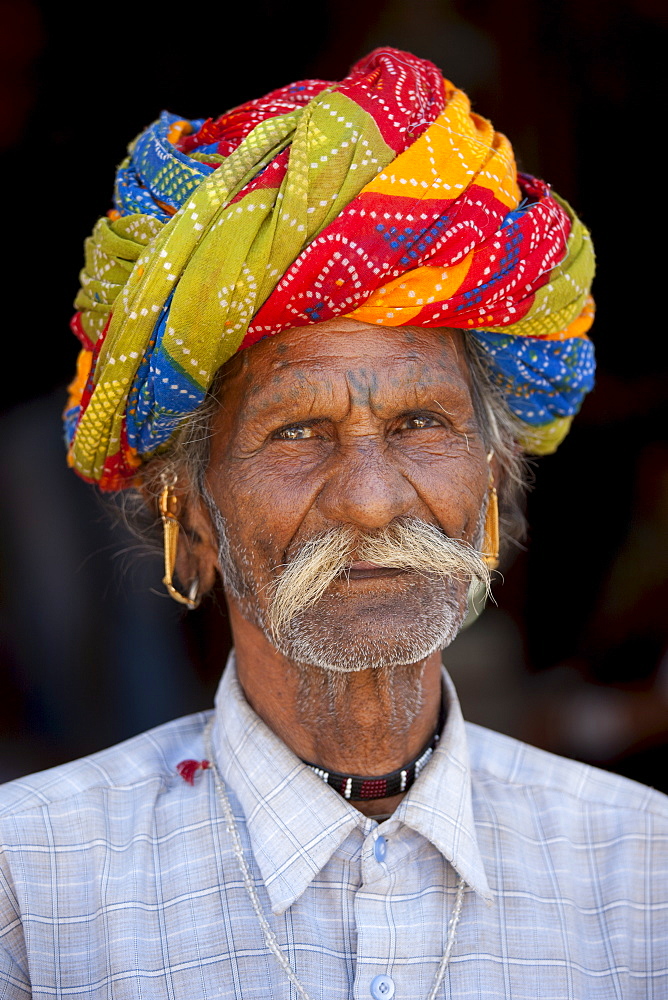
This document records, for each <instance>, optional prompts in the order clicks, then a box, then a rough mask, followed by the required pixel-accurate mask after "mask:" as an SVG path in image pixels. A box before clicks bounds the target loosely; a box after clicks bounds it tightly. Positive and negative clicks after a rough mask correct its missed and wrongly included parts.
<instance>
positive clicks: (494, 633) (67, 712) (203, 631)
mask: <svg viewBox="0 0 668 1000" xmlns="http://www.w3.org/2000/svg"><path fill="white" fill-rule="evenodd" d="M667 26H668V7H667V6H666V4H665V3H664V2H663V0H635V2H632V0H554V2H549V0H546V2H538V0H534V2H530V0H506V2H504V3H499V2H498V0H450V2H448V0H413V2H410V3H409V2H405V0H404V2H401V0H370V2H364V0H357V2H352V0H339V2H337V0H329V2H323V0H320V2H311V3H307V2H304V0H294V2H292V3H290V4H289V5H286V4H281V3H270V2H266V0H260V2H255V3H254V4H243V3H236V4H229V3H228V4H220V5H218V6H212V5H209V6H207V7H206V8H201V7H193V8H192V12H190V11H189V10H188V9H186V8H183V7H182V8H181V9H180V11H179V16H178V17H177V18H174V17H173V16H171V15H170V14H168V13H167V8H166V7H165V8H160V7H159V6H158V7H156V5H150V6H149V5H143V4H130V5H126V6H125V7H118V6H111V7H109V6H108V5H102V6H101V7H99V8H97V7H93V6H92V5H87V6H86V7H83V6H80V5H68V4H48V3H30V2H28V0H14V2H11V0H0V91H1V94H2V100H1V101H0V105H1V108H0V116H1V119H0V152H1V157H2V159H1V173H0V180H1V183H2V195H1V204H2V223H1V226H2V234H3V243H4V254H3V259H4V264H3V265H2V269H3V281H2V285H1V286H0V288H1V295H2V299H1V301H2V306H1V312H0V316H1V317H2V319H1V322H2V330H3V334H4V336H3V361H4V366H3V379H2V387H3V391H2V402H3V415H2V416H1V417H0V422H1V432H0V462H1V468H2V490H1V491H0V593H1V595H2V611H1V612H0V642H1V650H0V652H1V662H0V678H1V683H0V780H3V779H8V778H11V777H14V776H16V775H19V774H22V773H25V772H27V771H31V770H35V769H37V768H41V767H45V766H49V765H51V764H55V763H59V762H61V761H63V760H66V759H69V758H71V757H74V756H77V755H80V754H83V753H87V752H90V751H92V750H96V749H99V748H101V747H103V746H105V745H107V744H109V743H112V742H115V741H117V740H120V739H122V738H124V737H126V736H130V735H132V734H134V733H136V732H138V731H140V730H142V729H145V728H147V727H149V726H151V725H155V724H157V723H159V722H162V721H166V720H167V719H169V718H171V717H174V716H177V715H180V714H184V713H186V712H190V711H193V710H195V709H199V708H206V707H208V706H209V705H210V703H211V699H212V695H213V692H214V690H215V685H216V682H217V679H218V677H219V675H220V671H221V668H222V663H223V662H224V654H225V650H226V648H227V646H228V644H229V637H228V634H227V629H226V624H225V620H224V617H223V616H222V615H221V613H220V607H219V605H220V597H219V596H218V598H217V600H214V601H213V602H209V603H207V604H205V605H204V606H203V607H202V608H200V609H199V610H198V611H196V612H194V613H192V614H190V615H188V616H187V617H186V618H185V619H184V617H183V616H182V615H181V614H180V613H179V610H178V608H177V607H176V605H173V604H172V602H171V601H170V600H169V599H168V598H167V597H166V596H164V595H163V594H162V593H161V588H160V582H159V581H160V578H161V576H162V571H161V567H160V562H159V560H157V561H156V560H155V559H153V558H149V557H147V556H145V555H143V554H142V553H141V552H140V551H139V550H138V549H137V546H136V544H135V542H134V541H133V540H132V538H131V537H130V536H129V535H128V534H127V532H126V531H125V529H123V528H122V527H121V526H120V525H118V524H115V525H114V523H113V521H112V519H111V518H110V516H109V514H108V513H106V512H105V511H104V508H103V506H102V505H101V504H100V502H99V498H98V497H97V496H96V494H95V491H94V490H92V489H91V488H90V487H87V486H85V485H84V484H83V483H81V482H79V481H78V480H77V479H76V477H75V476H74V475H73V474H72V473H70V472H68V471H67V469H66V468H65V464H64V458H63V450H62V444H61V431H60V423H59V413H60V410H61V409H62V407H63V404H64V399H65V386H66V383H67V381H68V379H69V378H70V377H71V375H72V372H73V369H74V362H75V357H76V353H77V344H76V341H75V339H74V337H73V336H72V335H71V334H70V333H69V331H68V321H69V318H70V315H71V312H72V300H73V297H74V295H75V292H76V288H77V272H78V270H79V268H80V267H81V264H82V242H83V240H84V238H85V237H86V236H87V235H88V233H89V232H90V230H91V228H92V226H93V224H94V222H95V220H96V218H97V217H98V215H101V214H103V213H104V212H105V211H106V210H107V208H108V207H109V206H110V198H111V189H112V185H113V177H114V169H115V166H116V165H117V164H118V163H119V162H120V160H121V159H122V158H123V156H124V154H125V146H126V144H127V142H128V141H129V140H130V139H132V138H133V137H134V136H135V135H136V134H137V133H138V132H139V131H140V130H141V129H142V128H144V127H145V126H146V125H147V124H148V123H150V122H151V121H152V120H153V119H154V118H156V117H157V115H158V113H159V112H160V110H161V109H162V108H166V109H168V110H170V111H173V112H175V113H177V114H179V115H183V116H184V117H193V118H194V117H206V116H210V115H211V116H216V115H219V114H220V113H222V112H223V111H224V110H226V109H227V108H229V107H231V106H233V105H235V104H238V103H240V102H242V101H245V100H247V99H249V98H253V97H257V96H259V95H260V94H262V93H264V92H266V91H268V90H270V89H273V88H275V87H277V86H280V85H282V84H285V83H288V82H290V81H291V80H294V79H299V78H305V77H311V76H313V77H320V78H325V79H338V78H340V77H341V76H343V75H345V74H346V72H347V71H348V68H349V67H350V65H351V64H352V63H353V62H354V61H355V60H356V59H358V58H359V57H360V56H362V55H364V54H365V53H366V52H367V51H369V50H370V49H372V48H374V47H375V46H377V45H384V44H389V45H394V46H397V47H399V48H406V49H408V50H410V51H413V52H415V53H416V54H417V55H419V56H423V57H427V58H430V59H432V60H433V61H434V62H435V63H436V64H437V65H438V66H439V67H440V68H441V69H442V70H443V71H444V73H445V75H446V76H448V77H450V78H451V79H452V80H453V81H454V82H455V83H456V84H457V85H459V86H461V87H463V88H464V89H465V90H466V91H467V92H468V93H469V96H470V97H471V99H472V101H473V106H474V109H475V110H477V111H478V112H480V113H481V114H483V115H485V116H486V117H489V118H491V120H492V121H493V122H494V124H495V127H496V128H497V129H498V130H500V131H503V132H505V133H506V134H508V135H509V136H510V138H511V140H512V142H513V145H514V147H515V151H516V155H517V158H518V161H519V164H520V166H521V167H522V168H523V169H524V170H526V171H528V172H530V173H534V174H537V175H538V176H541V177H543V178H545V179H546V180H548V181H550V182H551V183H552V184H553V185H554V187H555V189H556V191H557V192H558V193H559V194H561V195H562V196H564V197H565V198H566V199H567V200H568V201H569V202H571V204H572V205H573V206H574V207H575V208H576V210H577V212H578V214H579V215H580V216H581V217H582V218H583V219H584V221H585V222H586V223H587V225H588V226H589V227H590V229H591V230H592V233H593V236H594V243H595V246H596V249H597V256H598V276H597V279H596V284H595V296H596V300H597V304H598V316H597V321H596V324H595V326H594V331H593V337H594V340H595V342H596V346H597V351H598V359H599V375H598V381H597V386H596V389H595V391H594V392H593V393H592V394H591V396H590V397H589V399H588V400H587V402H586V403H585V405H584V407H583V410H582V412H581V414H580V416H579V417H578V419H577V420H576V422H575V425H574V429H573V431H572V432H571V434H570V436H569V438H568V439H567V440H566V442H565V443H564V444H563V445H562V447H561V448H560V450H559V452H558V454H557V455H555V456H553V457H550V458H547V459H543V460H541V461H540V462H539V463H537V464H536V467H535V487H534V489H533V490H532V492H531V494H530V497H529V501H528V518H529V523H530V534H529V538H528V547H527V550H526V551H522V552H519V553H518V554H517V555H516V556H515V557H514V558H513V559H512V560H511V562H510V564H509V565H508V566H507V567H506V570H505V582H504V583H503V585H501V584H498V585H497V586H496V588H495V595H496V600H497V602H498V605H497V606H496V607H491V608H488V610H487V611H486V612H485V614H484V615H483V616H482V618H481V619H480V620H479V621H478V622H477V623H476V624H475V625H474V626H472V627H471V628H470V629H469V630H467V631H466V632H465V633H464V634H463V635H462V636H461V638H460V639H458V640H457V642H456V643H455V644H454V646H453V647H452V648H451V650H448V651H447V652H446V654H445V660H446V663H447V664H448V666H449V668H450V669H451V671H452V673H453V675H454V677H455V680H456V682H457V684H458V687H459V688H460V692H461V695H462V700H463V703H464V709H465V712H466V714H467V715H468V717H469V718H471V719H472V720H474V721H479V722H482V723H484V724H486V725H490V726H492V727H493V728H497V729H500V730H503V731H506V732H509V733H511V734H512V735H516V736H519V737H520V738H523V739H527V740H529V741H531V742H534V743H536V744H538V745H541V746H544V747H547V748H548V749H552V750H555V751H557V752H560V753H565V754H568V755H571V756H575V757H579V758H581V759H584V760H589V761H591V762H593V763H597V764H599V765H602V766H604V767H609V768H611V769H613V770H618V771H621V772H622V773H626V774H629V775H631V776H633V777H636V778H638V779H639V780H641V781H645V782H647V783H649V784H653V785H655V786H657V787H660V788H663V790H665V791H668V777H667V774H668V771H667V769H666V748H667V746H668V615H667V614H666V610H665V609H666V603H667V600H666V599H667V597H668V582H667V580H668V540H667V539H668V532H667V531H666V528H667V527H668V447H667V445H666V440H665V436H664V434H663V428H664V426H665V414H666V394H665V386H666V367H667V365H666V335H665V326H666V321H665V307H664V300H663V291H664V289H665V284H666V279H665V276H664V267H665V258H666V254H665V249H664V245H665V233H666V221H667V220H666V213H665V208H664V200H665V195H664V187H665V181H664V175H665V162H664V161H665V153H664V152H662V141H663V140H662V136H663V131H664V128H663V122H664V118H665V111H664V101H665V94H664V93H662V91H661V86H662V83H663V76H664V65H663V63H664V61H665V53H666V52H667V51H668V47H667V45H666V42H667V39H666V28H667Z"/></svg>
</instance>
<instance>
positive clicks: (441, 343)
mask: <svg viewBox="0 0 668 1000" xmlns="http://www.w3.org/2000/svg"><path fill="white" fill-rule="evenodd" d="M488 476H489V470H488V465H487V461H486V456H485V449H484V446H483V443H482V440H481V437H480V432H479V429H478V426H477V422H476V419H475V414H474V410H473V404H472V399H471V392H470V386H469V376H468V369H467V364H466V358H465V352H464V350H463V347H462V343H461V337H460V335H459V334H457V333H456V332H455V333H450V332H445V333H443V332H437V331H430V330H424V331H409V330H406V329H403V330H402V329H394V328H388V327H377V326H371V325H368V324H365V323H359V322H356V321H353V320H349V319H338V320H330V321H328V322H326V323H322V324H318V325H317V327H315V326H311V327H301V328H295V329H292V330H287V331H285V332H284V333H282V334H280V335H278V336H276V337H273V338H267V339H265V340H263V341H261V342H260V343H259V344H257V345H256V346H255V347H253V348H252V349H250V350H248V351H245V352H244V353H243V354H241V355H239V356H238V357H237V359H235V362H234V364H233V366H232V370H231V372H230V374H229V375H228V376H227V377H226V379H225V382H224V385H223V389H222V394H221V406H220V409H219V410H218V412H217V414H216V416H215V418H214V421H213V426H212V441H211V461H210V465H209V469H208V472H207V484H208V490H209V493H210V496H211V498H212V499H213V501H214V502H215V504H216V506H217V507H218V509H219V511H220V513H221V515H222V518H223V520H224V522H225V525H226V535H227V558H226V560H225V561H226V563H227V569H226V575H227V579H228V583H229V582H230V580H231V582H232V587H230V586H228V588H227V589H228V597H229V598H230V599H231V600H233V601H236V603H237V604H238V607H239V608H240V610H241V613H242V615H243V616H244V617H245V618H246V619H248V620H249V621H252V622H253V623H254V624H257V625H259V626H260V627H261V628H262V629H263V630H264V632H265V634H267V635H268V637H269V638H270V640H271V641H273V642H274V644H275V645H277V646H278V647H279V648H280V649H281V650H282V651H283V652H284V653H286V655H288V656H290V657H291V658H292V659H298V660H302V661H305V662H310V663H315V664H316V665H318V666H324V667H327V666H331V667H332V668H333V669H339V670H347V669H361V668H363V667H365V666H378V665H383V664H388V665H389V664H390V663H402V662H403V663H407V662H416V661H417V660H418V659H421V658H423V657H424V656H426V655H428V654H429V653H430V652H432V651H433V650H434V649H436V648H439V647H442V646H443V645H446V644H447V642H449V641H450V640H451V639H452V638H454V635H455V634H456V631H457V630H458V628H459V626H460V625H461V621H462V618H463V616H464V613H465V609H466V595H467V589H468V584H467V581H466V580H464V579H462V578H461V576H460V578H459V579H455V578H450V579H445V580H444V579H443V578H441V579H438V578H436V577H435V576H434V575H432V574H428V573H427V574H425V573H424V572H419V571H416V570H415V569H412V568H411V567H410V566H409V567H406V566H403V567H402V568H397V567H395V566H393V565H392V564H391V561H390V565H388V564H387V561H385V563H384V564H383V565H382V566H379V565H378V564H374V563H371V562H369V561H368V560H364V559H360V558H359V553H360V551H361V549H358V547H357V543H356V542H353V548H352V551H351V554H350V557H349V558H347V561H346V565H345V569H344V571H343V572H341V573H340V574H339V575H338V576H336V577H335V579H333V581H332V582H331V583H330V584H329V585H328V586H327V588H326V590H325V591H324V593H323V594H322V595H321V596H320V597H319V598H318V599H317V601H316V602H315V603H313V604H312V605H310V606H309V607H308V608H306V609H305V610H304V611H302V612H301V613H300V614H299V615H297V616H296V617H295V618H294V620H293V621H292V623H291V626H290V628H289V629H288V631H287V632H286V635H285V636H283V637H280V638H277V636H276V635H275V634H273V635H272V632H271V627H270V625H269V622H270V605H271V599H272V593H273V589H274V587H275V585H276V582H277V580H278V578H279V577H280V576H281V574H282V573H283V572H284V570H285V567H286V566H290V565H291V564H294V563H295V557H296V556H297V555H298V554H300V553H303V552H304V546H305V545H306V543H309V542H311V541H312V540H314V539H316V538H320V537H321V536H323V535H327V533H331V532H332V530H333V529H342V528H345V529H348V530H347V531H346V536H347V537H353V538H354V539H357V538H359V539H363V538H364V537H366V536H369V535H373V536H376V535H378V533H379V532H382V531H383V530H384V529H387V528H392V526H396V525H402V524H408V525H409V527H410V523H411V519H416V520H419V521H421V522H423V523H425V522H426V524H427V525H431V526H433V527H436V528H438V529H440V531H439V532H437V534H438V535H439V536H440V537H442V536H443V535H445V536H448V537H449V538H450V539H458V540H461V541H463V542H465V543H469V544H472V545H476V544H479V542H480V537H479V535H480V525H481V511H482V509H483V506H484V497H485V493H486V488H487V485H488ZM360 545H361V542H360ZM230 590H234V591H236V593H235V594H230V593H229V591H230ZM304 650H306V652H304Z"/></svg>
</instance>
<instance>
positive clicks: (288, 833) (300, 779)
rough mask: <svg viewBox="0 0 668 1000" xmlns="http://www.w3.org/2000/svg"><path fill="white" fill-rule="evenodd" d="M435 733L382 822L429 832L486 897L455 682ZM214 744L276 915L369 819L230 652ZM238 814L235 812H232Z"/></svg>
mask: <svg viewBox="0 0 668 1000" xmlns="http://www.w3.org/2000/svg"><path fill="white" fill-rule="evenodd" d="M444 681H445V685H446V696H447V699H448V715H447V721H446V724H445V727H444V730H443V734H442V736H441V740H440V742H439V745H438V747H437V749H436V750H435V752H434V754H433V756H432V758H431V760H430V761H429V763H428V764H427V765H426V766H425V768H424V769H423V771H422V772H421V774H420V777H419V779H418V780H417V781H416V782H415V784H414V785H413V787H412V788H411V789H410V791H409V792H408V793H407V795H406V796H405V798H404V799H403V800H402V802H401V804H400V805H399V807H398V809H396V810H395V812H394V814H393V816H392V818H391V819H390V820H388V821H387V822H388V823H394V822H399V823H404V824H405V825H406V826H409V827H411V828H412V829H413V830H415V831H417V832H418V833H420V834H421V835H422V836H424V837H426V839H427V840H429V841H430V842H431V843H432V844H433V845H434V846H435V847H436V848H437V849H438V850H439V851H441V853H442V854H443V855H444V857H446V858H447V860H448V861H449V862H450V863H451V864H452V866H453V867H454V868H455V869H456V870H457V871H458V872H459V874H460V875H461V876H462V878H463V879H464V880H465V882H467V884H468V885H470V886H471V888H472V889H474V890H475V891H477V892H479V893H480V894H481V895H482V896H483V897H484V898H485V899H489V898H490V897H491V893H490V889H489V886H488V884H487V879H486V876H485V872H484V868H483V864H482V859H481V856H480V851H479V848H478V843H477V839H476V835H475V828H474V825H473V810H472V805H471V774H470V766H469V758H468V748H467V744H466V732H465V728H464V722H463V719H462V714H461V710H460V707H459V702H458V700H457V695H456V693H455V690H454V686H453V685H452V682H451V680H450V678H449V677H448V675H447V674H445V672H444ZM212 739H213V749H214V752H215V755H216V762H217V765H218V768H219V770H220V773H221V775H222V778H223V780H224V782H225V784H226V785H227V787H228V789H229V790H230V791H231V793H232V796H231V797H232V806H233V808H234V807H235V802H234V798H236V800H237V802H238V805H239V806H240V807H241V811H242V812H243V815H244V817H245V820H246V826H247V829H248V834H249V837H250V841H251V847H252V850H253V854H254V856H255V860H256V861H257V864H258V866H259V868H260V872H261V874H262V878H263V881H264V884H265V887H266V889H267V892H268V894H269V899H270V903H271V908H272V911H273V912H274V913H277V914H278V913H282V912H283V911H284V910H286V909H287V908H288V907H289V906H291V905H292V903H294V902H295V900H296V899H298V898H299V897H300V896H301V894H302V893H303V892H304V890H305V889H306V888H307V886H308V885H309V884H310V883H311V881H312V880H313V878H314V877H315V876H316V875H317V874H318V872H320V871H321V870H322V868H323V867H324V866H325V864H326V863H327V862H328V861H329V859H330V858H331V856H332V854H333V853H334V851H336V850H337V848H338V847H340V846H341V844H342V843H343V842H344V840H345V839H346V838H347V837H348V836H349V835H350V833H351V832H352V831H353V830H355V829H359V830H360V832H361V834H362V835H363V836H366V835H368V834H369V833H370V832H371V830H372V829H373V827H374V825H375V821H374V820H371V819H369V818H368V817H366V816H364V815H363V814H362V813H360V812H358V810H357V809H355V808H354V806H351V805H350V803H348V802H346V801H345V799H343V798H341V796H340V795H338V794H337V793H336V792H335V791H334V790H333V789H331V788H330V787H329V786H328V785H326V784H325V783H324V782H323V781H322V780H321V779H320V778H318V777H317V776H316V775H315V774H314V773H313V771H312V770H311V769H310V768H309V767H307V766H306V765H305V764H303V763H302V762H301V761H300V760H299V758H298V757H297V756H296V755H295V754H294V753H293V752H292V751H291V750H289V749H288V747H287V746H286V745H285V743H283V742H282V740H280V739H279V738H278V736H276V735H275V734H274V733H273V732H272V731H271V730H270V729H269V728H268V726H266V725H265V723H264V722H263V721H262V720H261V719H260V718H259V716H258V715H256V713H255V712H254V711H253V709H252V708H251V707H250V705H249V704H248V702H247V701H246V699H245V697H244V694H243V691H242V688H241V685H240V684H239V680H238V678H237V672H236V667H235V663H234V654H232V655H231V656H230V659H229V661H228V664H227V667H226V668H225V671H224V672H223V676H222V679H221V682H220V685H219V687H218V693H217V695H216V714H215V719H214V726H213V732H212ZM235 813H237V815H238V809H235Z"/></svg>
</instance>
